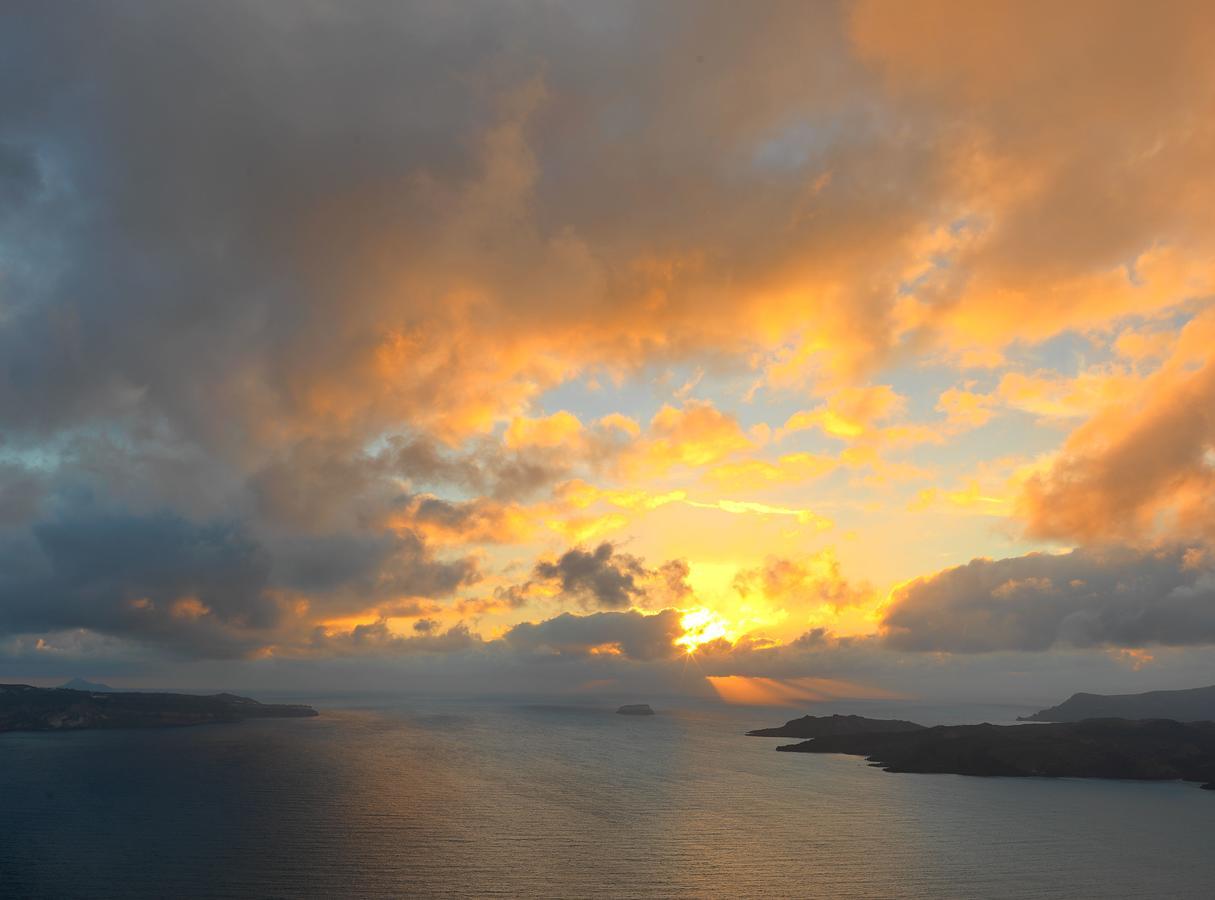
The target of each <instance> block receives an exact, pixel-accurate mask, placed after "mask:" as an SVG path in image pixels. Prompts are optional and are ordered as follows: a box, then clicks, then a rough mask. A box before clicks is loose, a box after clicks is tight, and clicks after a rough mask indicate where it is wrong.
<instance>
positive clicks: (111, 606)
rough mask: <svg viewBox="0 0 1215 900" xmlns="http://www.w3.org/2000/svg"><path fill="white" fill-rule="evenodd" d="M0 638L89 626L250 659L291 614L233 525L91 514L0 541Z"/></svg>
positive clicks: (180, 648)
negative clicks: (276, 595)
mask: <svg viewBox="0 0 1215 900" xmlns="http://www.w3.org/2000/svg"><path fill="white" fill-rule="evenodd" d="M0 557H2V558H3V565H0V572H2V573H3V574H0V632H3V633H7V634H22V633H25V634H29V633H38V632H41V631H48V632H49V631H58V630H64V629H70V628H87V629H90V630H93V631H97V632H100V633H103V634H109V635H115V636H119V637H126V638H130V639H135V640H142V641H146V642H148V643H151V644H155V645H160V646H162V647H167V648H169V649H171V650H174V651H177V652H181V653H183V654H186V655H192V654H198V655H221V656H234V655H242V654H244V653H247V652H251V651H252V650H254V649H256V648H257V647H258V646H260V645H262V644H264V643H266V642H267V641H268V640H269V639H270V638H271V637H272V635H273V634H274V630H275V628H276V627H278V626H279V625H280V624H281V623H282V620H283V619H284V617H285V616H286V615H287V611H286V610H285V609H283V608H282V607H281V606H280V604H279V603H278V602H277V599H276V598H275V596H274V594H273V593H272V592H271V591H270V590H269V576H270V568H271V563H270V559H269V557H268V555H267V554H266V552H265V550H264V548H262V547H261V546H260V545H259V544H258V543H257V542H256V541H254V540H253V539H252V538H251V537H250V536H249V535H248V534H247V533H245V532H244V531H243V530H242V529H241V528H240V526H239V525H237V524H233V523H225V522H216V523H210V524H196V523H192V522H188V521H185V520H183V519H180V518H177V517H175V516H172V515H169V514H164V515H158V516H151V517H140V516H129V515H122V514H118V513H105V512H100V511H98V512H94V513H92V514H77V515H75V516H73V517H71V518H65V517H58V518H54V519H49V520H44V521H41V522H39V523H37V524H36V525H35V526H33V528H31V529H29V530H28V531H27V530H22V531H19V532H16V533H13V532H9V533H8V534H7V535H6V536H5V540H4V541H3V543H0Z"/></svg>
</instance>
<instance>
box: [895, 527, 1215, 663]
mask: <svg viewBox="0 0 1215 900" xmlns="http://www.w3.org/2000/svg"><path fill="white" fill-rule="evenodd" d="M883 627H884V630H885V645H886V646H887V647H890V648H892V649H896V650H929V651H931V650H943V651H950V652H962V653H979V652H988V651H997V650H1047V649H1050V648H1051V647H1054V646H1056V645H1061V644H1062V645H1072V646H1077V647H1092V646H1102V645H1108V646H1114V647H1143V646H1147V645H1153V644H1163V645H1171V646H1182V645H1197V644H1210V643H1215V570H1213V569H1212V566H1211V561H1210V558H1209V554H1207V555H1204V552H1203V551H1200V550H1197V549H1186V548H1173V549H1167V550H1157V551H1148V552H1144V551H1139V550H1132V549H1125V548H1113V549H1091V550H1086V549H1079V550H1073V551H1072V552H1070V553H1065V554H1061V555H1057V556H1052V555H1048V554H1042V553H1032V554H1030V555H1028V556H1019V557H1013V558H1011V559H1001V560H989V559H976V560H974V561H972V562H970V563H968V564H967V565H965V566H958V567H957V568H953V569H946V570H945V571H943V572H939V573H937V574H935V575H930V576H927V577H924V578H919V579H916V580H915V581H913V582H911V583H910V584H907V585H905V586H903V587H901V588H899V589H898V590H897V591H896V592H895V594H894V596H893V598H892V602H891V605H890V607H889V608H888V609H887V611H886V615H885V619H884V622H883Z"/></svg>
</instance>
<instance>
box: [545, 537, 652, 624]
mask: <svg viewBox="0 0 1215 900" xmlns="http://www.w3.org/2000/svg"><path fill="white" fill-rule="evenodd" d="M650 574H651V573H650V572H649V570H648V569H646V568H645V566H643V565H642V563H641V561H640V560H639V559H637V558H636V557H634V556H630V555H628V554H627V553H617V552H616V549H615V547H613V546H612V545H611V544H610V543H607V542H606V541H605V542H604V543H602V544H600V545H599V546H598V547H596V548H595V549H594V550H581V549H578V548H574V549H572V550H567V551H566V552H565V553H563V554H562V555H561V556H560V558H558V559H557V560H556V561H555V562H540V563H537V564H536V569H535V575H536V577H537V578H538V579H541V580H543V581H550V582H554V583H556V585H557V586H558V587H559V588H560V590H561V592H562V593H563V594H564V595H566V596H568V597H571V598H574V599H577V600H578V601H579V602H581V603H584V604H586V605H588V606H600V607H606V608H608V609H618V608H620V607H625V606H629V605H631V604H632V603H634V602H636V601H638V600H640V599H641V598H642V597H643V596H644V595H645V587H644V586H643V584H642V581H643V579H645V578H646V577H647V576H649V575H650Z"/></svg>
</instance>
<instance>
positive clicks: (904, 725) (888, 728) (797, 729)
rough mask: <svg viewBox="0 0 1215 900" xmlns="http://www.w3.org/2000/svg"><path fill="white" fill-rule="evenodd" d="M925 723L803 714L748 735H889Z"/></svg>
mask: <svg viewBox="0 0 1215 900" xmlns="http://www.w3.org/2000/svg"><path fill="white" fill-rule="evenodd" d="M923 727H924V726H923V725H917V724H916V723H915V722H907V721H904V720H903V719H867V718H865V717H864V716H840V715H834V716H802V717H801V718H800V719H790V720H789V721H788V722H786V723H785V724H784V725H781V726H780V727H779V728H757V729H756V730H754V731H748V732H747V735H748V737H788V738H817V737H826V736H828V735H835V734H889V733H891V732H900V731H920V730H921V729H923Z"/></svg>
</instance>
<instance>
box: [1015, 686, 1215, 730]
mask: <svg viewBox="0 0 1215 900" xmlns="http://www.w3.org/2000/svg"><path fill="white" fill-rule="evenodd" d="M1114 718H1116V719H1174V720H1176V721H1178V722H1210V721H1215V686H1211V687H1200V688H1188V689H1186V690H1181V691H1148V692H1147V693H1143V694H1072V695H1071V696H1070V697H1068V698H1067V699H1066V700H1064V701H1063V702H1062V703H1060V704H1059V705H1058V706H1052V707H1050V708H1049V709H1043V710H1040V711H1039V712H1036V713H1034V714H1033V715H1032V716H1023V717H1021V718H1020V719H1019V720H1018V721H1021V722H1079V721H1081V720H1082V719H1114Z"/></svg>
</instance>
